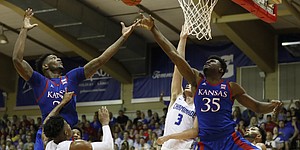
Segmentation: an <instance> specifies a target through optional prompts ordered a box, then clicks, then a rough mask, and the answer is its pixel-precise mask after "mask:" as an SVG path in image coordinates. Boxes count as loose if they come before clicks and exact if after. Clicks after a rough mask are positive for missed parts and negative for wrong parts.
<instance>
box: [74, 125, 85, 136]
mask: <svg viewBox="0 0 300 150" xmlns="http://www.w3.org/2000/svg"><path fill="white" fill-rule="evenodd" d="M73 129H77V130H78V131H79V132H80V136H81V138H82V136H83V134H82V129H81V128H80V127H78V126H74V127H73V128H72V130H73Z"/></svg>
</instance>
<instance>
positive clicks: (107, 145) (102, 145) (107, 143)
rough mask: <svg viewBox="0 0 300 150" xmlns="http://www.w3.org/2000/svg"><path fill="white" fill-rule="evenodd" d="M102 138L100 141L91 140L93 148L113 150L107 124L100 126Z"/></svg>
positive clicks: (95, 149)
mask: <svg viewBox="0 0 300 150" xmlns="http://www.w3.org/2000/svg"><path fill="white" fill-rule="evenodd" d="M102 130H103V139H102V142H92V143H91V144H92V147H93V150H99V149H101V150H113V149H114V142H113V141H114V140H113V138H112V135H111V131H110V128H109V126H108V125H105V126H102Z"/></svg>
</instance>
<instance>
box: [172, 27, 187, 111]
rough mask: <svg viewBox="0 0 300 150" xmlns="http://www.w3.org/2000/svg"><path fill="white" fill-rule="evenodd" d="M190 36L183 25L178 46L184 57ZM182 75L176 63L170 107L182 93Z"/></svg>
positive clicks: (178, 50) (180, 53)
mask: <svg viewBox="0 0 300 150" xmlns="http://www.w3.org/2000/svg"><path fill="white" fill-rule="evenodd" d="M187 37H188V32H187V29H186V28H185V26H184V25H183V26H182V28H181V33H180V40H179V43H178V47H177V52H178V53H179V55H180V56H181V57H182V58H185V46H186V40H187ZM182 92H183V89H182V75H181V74H180V72H179V71H178V69H177V67H176V65H174V72H173V77H172V83H171V100H170V104H169V107H172V105H173V103H174V102H175V100H176V98H177V97H178V95H180V94H182Z"/></svg>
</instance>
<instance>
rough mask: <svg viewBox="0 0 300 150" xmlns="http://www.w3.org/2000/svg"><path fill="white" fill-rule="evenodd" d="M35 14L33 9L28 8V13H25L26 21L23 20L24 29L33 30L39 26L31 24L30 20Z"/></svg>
mask: <svg viewBox="0 0 300 150" xmlns="http://www.w3.org/2000/svg"><path fill="white" fill-rule="evenodd" d="M33 14H34V13H33V12H32V9H31V8H28V9H27V10H26V11H25V14H24V20H23V27H22V28H24V29H32V28H34V27H36V26H38V24H31V23H30V19H31V17H32V16H33Z"/></svg>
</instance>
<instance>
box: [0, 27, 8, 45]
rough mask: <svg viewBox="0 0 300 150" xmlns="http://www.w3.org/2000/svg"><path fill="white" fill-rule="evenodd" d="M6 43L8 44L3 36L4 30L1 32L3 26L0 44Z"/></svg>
mask: <svg viewBox="0 0 300 150" xmlns="http://www.w3.org/2000/svg"><path fill="white" fill-rule="evenodd" d="M7 43H8V39H7V37H6V36H5V35H4V30H3V26H2V29H1V34H0V44H7Z"/></svg>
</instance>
